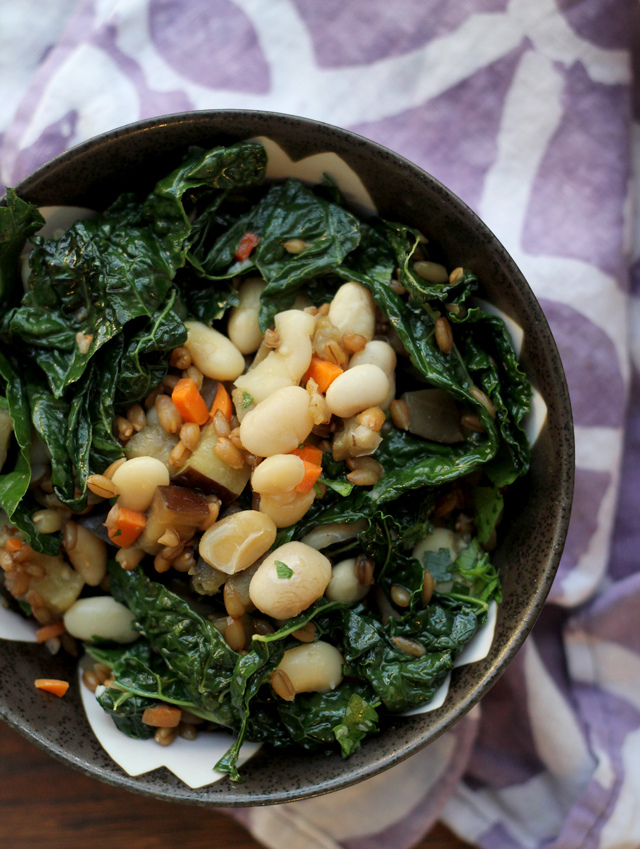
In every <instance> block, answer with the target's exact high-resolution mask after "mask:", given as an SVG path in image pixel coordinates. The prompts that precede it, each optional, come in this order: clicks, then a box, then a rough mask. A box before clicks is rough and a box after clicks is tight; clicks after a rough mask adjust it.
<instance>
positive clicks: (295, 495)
mask: <svg viewBox="0 0 640 849" xmlns="http://www.w3.org/2000/svg"><path fill="white" fill-rule="evenodd" d="M315 497H316V491H315V489H311V490H310V491H309V492H281V493H277V494H275V493H273V494H271V493H267V492H265V493H264V494H263V495H261V496H260V512H261V513H265V514H266V515H267V516H269V517H270V518H271V519H273V521H274V522H275V523H276V527H277V528H288V527H289V525H295V523H296V522H299V521H300V519H302V517H303V516H304V515H305V513H306V512H307V510H308V509H309V507H311V505H312V504H313V500H314V498H315Z"/></svg>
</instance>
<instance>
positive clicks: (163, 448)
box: [124, 423, 179, 471]
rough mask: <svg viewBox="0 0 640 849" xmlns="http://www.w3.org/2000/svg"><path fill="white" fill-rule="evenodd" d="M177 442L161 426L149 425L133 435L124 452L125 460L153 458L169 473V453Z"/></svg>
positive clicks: (174, 437)
mask: <svg viewBox="0 0 640 849" xmlns="http://www.w3.org/2000/svg"><path fill="white" fill-rule="evenodd" d="M178 442H179V438H178V437H177V436H176V435H175V434H174V433H167V432H166V430H165V429H164V428H163V427H162V425H161V424H157V423H156V424H150V425H147V427H145V428H143V429H142V430H141V431H139V432H138V433H134V435H133V436H132V437H131V439H130V440H129V441H128V442H127V447H126V448H125V450H124V453H125V456H126V458H127V460H131V459H132V458H133V457H155V458H156V459H158V460H160V462H161V463H164V464H165V466H166V467H167V468H168V469H169V471H171V469H172V466H171V465H170V463H169V457H170V456H171V452H172V451H173V449H174V448H175V447H176V445H177V444H178Z"/></svg>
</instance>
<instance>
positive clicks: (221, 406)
mask: <svg viewBox="0 0 640 849" xmlns="http://www.w3.org/2000/svg"><path fill="white" fill-rule="evenodd" d="M217 410H220V411H221V412H222V413H223V414H224V417H225V419H226V420H227V421H229V420H230V419H231V416H232V415H233V405H232V403H231V398H230V397H229V393H228V392H227V390H226V389H225V388H224V386H223V384H222V383H219V384H218V388H217V389H216V397H215V398H214V399H213V404H212V405H211V410H210V411H209V415H210V416H211V418H213V417H214V416H215V414H216V411H217Z"/></svg>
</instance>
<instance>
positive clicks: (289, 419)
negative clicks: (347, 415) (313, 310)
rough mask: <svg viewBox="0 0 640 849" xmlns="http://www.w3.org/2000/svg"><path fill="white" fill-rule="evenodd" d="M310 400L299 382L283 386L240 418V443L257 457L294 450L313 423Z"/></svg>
mask: <svg viewBox="0 0 640 849" xmlns="http://www.w3.org/2000/svg"><path fill="white" fill-rule="evenodd" d="M301 315H304V313H301ZM309 400H310V396H309V393H308V392H307V391H306V389H303V388H302V387H301V386H284V387H283V388H282V389H278V390H277V391H276V392H274V393H273V394H272V395H269V397H268V398H265V400H264V401H261V402H260V403H259V404H258V405H257V406H256V408H255V409H254V410H251V411H250V412H248V413H247V415H246V416H245V417H244V418H243V419H242V424H241V425H240V439H241V440H242V444H243V446H244V447H245V448H246V450H247V451H250V452H251V453H252V454H255V455H256V456H257V457H270V456H271V455H272V454H288V453H289V452H290V451H293V450H294V448H297V447H298V445H300V443H301V442H304V440H305V439H306V438H307V436H309V434H310V433H311V428H312V427H313V416H312V415H311V410H310V409H309ZM363 409H364V407H363Z"/></svg>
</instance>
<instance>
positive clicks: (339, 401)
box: [326, 363, 389, 418]
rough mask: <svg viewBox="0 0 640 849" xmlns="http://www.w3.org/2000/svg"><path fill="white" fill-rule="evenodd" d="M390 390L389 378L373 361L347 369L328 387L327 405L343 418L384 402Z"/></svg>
mask: <svg viewBox="0 0 640 849" xmlns="http://www.w3.org/2000/svg"><path fill="white" fill-rule="evenodd" d="M388 392H389V380H388V379H387V376H386V374H385V373H384V372H383V371H382V369H381V368H380V367H379V366H374V365H372V364H371V363H365V364H364V365H360V366H355V367H354V368H352V369H347V371H345V372H344V373H343V374H341V375H339V376H338V377H337V378H336V379H335V380H334V381H333V383H332V384H331V386H330V387H329V388H328V389H327V395H326V398H327V405H328V407H329V409H330V410H331V412H332V413H333V414H334V415H336V416H341V417H342V418H349V417H350V416H354V415H355V414H356V413H361V412H362V411H363V410H366V409H367V408H368V407H375V406H377V405H379V404H380V403H382V401H384V400H385V398H386V397H387V393H388Z"/></svg>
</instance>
